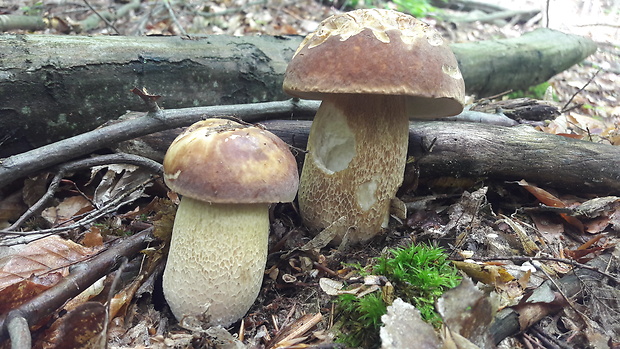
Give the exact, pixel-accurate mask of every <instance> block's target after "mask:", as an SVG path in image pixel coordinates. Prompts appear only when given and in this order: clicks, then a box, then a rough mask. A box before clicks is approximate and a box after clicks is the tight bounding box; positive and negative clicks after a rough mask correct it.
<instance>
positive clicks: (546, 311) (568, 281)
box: [489, 254, 613, 344]
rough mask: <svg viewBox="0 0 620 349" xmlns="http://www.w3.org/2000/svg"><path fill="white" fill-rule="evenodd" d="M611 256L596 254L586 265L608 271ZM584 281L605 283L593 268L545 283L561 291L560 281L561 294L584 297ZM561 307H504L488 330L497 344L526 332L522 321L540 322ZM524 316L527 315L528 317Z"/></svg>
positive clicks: (543, 304)
mask: <svg viewBox="0 0 620 349" xmlns="http://www.w3.org/2000/svg"><path fill="white" fill-rule="evenodd" d="M612 258H613V256H612V255H610V254H606V255H602V256H598V257H596V258H595V259H593V260H591V261H590V262H588V263H587V264H588V265H589V266H591V267H593V268H595V269H598V270H605V269H606V268H607V266H608V265H609V263H610V262H611V259H612ZM584 280H586V281H587V283H589V284H596V283H597V282H601V283H603V284H604V283H605V282H604V281H601V278H600V276H599V273H598V272H597V271H594V270H592V269H575V270H574V271H573V273H571V274H567V275H565V276H564V277H562V278H561V279H559V280H557V281H555V284H554V283H553V282H551V281H550V280H547V281H545V283H547V284H548V286H549V287H550V288H551V289H552V290H554V291H556V292H559V290H558V288H557V287H556V284H557V286H558V287H559V288H561V291H562V292H561V293H562V294H564V295H566V297H569V298H574V299H577V298H582V297H584V292H583V289H584V287H585V286H584V284H583V281H584ZM539 287H542V286H539ZM562 308H563V305H562V304H551V303H549V304H547V303H522V304H519V305H517V306H515V307H510V308H505V309H503V310H502V311H500V312H499V313H498V314H497V316H496V317H495V321H494V322H493V324H492V325H491V328H490V329H489V331H490V332H491V335H492V336H493V339H494V341H495V343H496V344H498V343H499V342H501V341H502V340H503V339H504V338H507V337H510V336H514V335H516V334H517V333H519V332H522V331H525V330H526V329H527V328H526V327H524V326H523V324H525V323H531V324H534V323H537V322H538V321H539V320H541V319H542V318H544V317H545V316H547V315H551V314H554V313H556V312H558V311H560V310H561V309H562ZM525 317H528V318H527V319H526V318H525Z"/></svg>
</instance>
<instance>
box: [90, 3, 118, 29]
mask: <svg viewBox="0 0 620 349" xmlns="http://www.w3.org/2000/svg"><path fill="white" fill-rule="evenodd" d="M83 1H84V4H86V6H87V7H88V8H89V9H90V10H91V11H93V12H94V13H95V14H96V15H97V17H99V19H101V20H102V21H104V22H105V24H106V25H107V26H108V27H110V28H112V30H114V31H115V32H116V35H121V32H119V31H118V29H116V27H115V26H114V24H112V23H111V22H110V21H108V19H107V18H105V17H104V16H102V15H101V14H100V13H99V12H98V11H97V10H95V9H94V8H93V7H92V6H91V5H90V4H89V3H88V1H87V0H83Z"/></svg>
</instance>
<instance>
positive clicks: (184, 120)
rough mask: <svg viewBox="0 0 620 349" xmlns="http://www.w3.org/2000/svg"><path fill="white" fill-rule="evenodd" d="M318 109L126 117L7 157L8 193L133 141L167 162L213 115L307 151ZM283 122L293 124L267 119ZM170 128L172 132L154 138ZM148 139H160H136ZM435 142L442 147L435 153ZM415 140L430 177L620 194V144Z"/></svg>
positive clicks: (449, 134)
mask: <svg viewBox="0 0 620 349" xmlns="http://www.w3.org/2000/svg"><path fill="white" fill-rule="evenodd" d="M317 106H318V103H317V102H310V101H301V102H300V103H299V104H297V103H295V102H294V101H290V100H289V101H282V102H270V103H257V104H251V105H245V106H239V105H235V106H218V107H203V108H187V109H173V110H163V111H159V114H155V115H153V114H147V115H145V116H139V117H137V118H134V119H128V120H123V121H120V122H118V123H115V124H112V125H109V126H106V127H102V128H99V129H97V130H95V131H91V132H88V133H85V134H82V135H79V136H76V137H74V138H71V139H66V140H63V141H59V142H57V143H54V144H50V145H47V146H44V147H42V148H38V149H35V150H32V151H30V152H26V153H22V154H18V155H15V156H12V157H9V158H7V159H4V161H2V162H0V188H2V187H4V186H6V185H8V184H10V183H11V182H13V181H14V180H17V179H19V178H20V177H23V176H26V175H30V174H33V173H35V172H37V171H40V170H43V169H45V168H48V167H51V166H54V165H57V164H59V163H62V162H66V161H69V160H71V159H73V158H76V157H79V156H84V155H87V154H89V153H91V152H94V151H95V150H98V149H102V148H113V147H116V148H119V143H120V142H122V141H128V140H132V141H131V142H128V143H124V144H123V145H122V147H120V150H123V151H130V152H132V153H135V154H138V155H144V156H148V157H151V158H154V159H158V160H161V159H162V158H163V154H164V153H165V151H166V149H167V148H168V145H169V144H170V142H172V140H173V139H174V137H176V135H177V134H178V132H180V130H178V129H177V130H171V129H174V128H178V127H182V126H188V125H190V124H192V123H193V122H195V121H197V120H200V119H203V118H205V117H216V116H225V115H236V116H238V117H241V118H243V119H246V121H252V122H260V123H263V124H264V125H265V126H266V127H267V128H268V129H269V130H271V131H272V132H274V133H275V134H276V135H278V136H280V137H281V138H282V139H283V140H284V141H286V142H287V143H289V144H291V145H292V146H294V147H296V148H300V149H305V147H306V141H307V134H308V132H309V129H310V124H311V121H308V120H291V119H298V118H304V117H308V116H310V115H312V112H313V111H314V110H315V108H316V107H317ZM261 108H263V109H261ZM244 115H245V117H244ZM248 115H253V117H247V116H248ZM256 115H261V116H260V117H256ZM277 118H286V119H288V120H277V121H276V120H271V121H269V120H267V119H277ZM162 130H166V131H163V132H160V133H154V132H157V131H162ZM152 133H154V134H152ZM148 134H152V135H151V136H147V137H143V138H141V139H135V138H136V137H140V136H143V135H148ZM433 140H434V141H435V145H434V147H433V150H432V151H431V152H430V153H428V152H427V149H428V147H429V145H430V144H431V142H433ZM409 142H410V148H409V151H410V154H412V155H415V156H417V157H419V158H421V160H420V162H419V164H420V169H421V176H422V177H438V176H451V177H475V178H479V177H490V178H495V179H504V180H515V181H517V180H521V179H526V180H527V181H528V182H532V183H535V184H537V185H539V186H543V187H550V188H558V189H561V190H570V191H571V192H587V193H600V194H613V195H619V194H620V167H619V166H616V164H617V163H619V162H620V147H617V146H611V145H606V144H597V143H591V142H586V141H580V140H575V139H571V138H566V137H561V136H556V135H551V134H546V133H543V132H538V131H535V130H534V129H532V128H531V127H529V126H516V127H503V126H494V125H485V124H479V123H470V122H450V121H431V122H412V123H411V127H410V141H409ZM300 153H301V152H300ZM299 155H300V160H301V154H299ZM420 155H424V156H420Z"/></svg>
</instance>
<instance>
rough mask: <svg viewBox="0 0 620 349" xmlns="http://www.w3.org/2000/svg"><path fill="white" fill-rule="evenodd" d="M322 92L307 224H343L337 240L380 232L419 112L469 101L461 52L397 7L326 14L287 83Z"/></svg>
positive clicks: (309, 159)
mask: <svg viewBox="0 0 620 349" xmlns="http://www.w3.org/2000/svg"><path fill="white" fill-rule="evenodd" d="M283 88H284V91H285V92H287V93H288V94H290V95H292V96H294V97H298V98H306V99H320V100H322V102H321V106H320V107H319V110H318V111H317V114H316V116H315V117H314V121H313V123H312V127H311V129H310V135H309V139H308V146H307V150H308V153H307V154H306V158H305V162H304V167H303V170H302V174H301V180H300V188H299V193H298V200H299V209H300V212H301V215H302V219H303V222H304V224H305V225H306V226H308V227H309V228H310V229H312V230H315V231H318V230H321V229H325V228H327V227H330V226H331V227H330V228H331V229H336V232H337V235H336V238H335V239H334V242H339V241H341V240H342V239H343V237H344V236H345V234H347V232H349V233H348V236H347V240H348V241H349V242H360V241H365V240H368V239H370V238H372V237H373V236H374V235H376V234H377V233H379V232H380V231H381V228H383V227H386V226H387V223H388V219H389V206H390V201H391V200H392V199H393V198H394V196H395V194H396V191H397V189H398V187H399V186H400V184H401V183H402V180H403V175H404V169H405V162H406V153H407V143H408V125H409V122H408V120H409V118H412V119H433V118H439V117H444V116H450V115H456V114H458V113H460V112H461V111H462V109H463V99H464V90H465V86H464V82H463V77H462V76H461V72H460V71H459V68H458V64H457V61H456V58H455V57H454V54H453V53H452V51H451V50H450V48H449V47H448V46H447V45H446V44H445V43H444V41H443V39H442V38H441V35H440V34H439V33H438V32H437V31H436V30H434V29H433V28H431V27H429V26H428V25H427V24H425V23H423V22H421V21H419V20H417V19H415V18H414V17H411V16H409V15H405V14H403V13H400V12H397V11H392V10H381V9H363V10H355V11H351V12H347V13H343V14H339V15H335V16H332V17H329V18H327V19H325V20H324V21H323V22H321V23H320V25H319V27H318V28H317V30H316V31H315V32H314V33H311V34H309V35H308V36H307V37H306V38H305V39H304V41H303V42H302V43H301V45H300V46H299V48H298V49H297V51H296V52H295V55H294V56H293V59H292V60H291V62H290V63H289V65H288V67H287V69H286V73H285V77H284V84H283Z"/></svg>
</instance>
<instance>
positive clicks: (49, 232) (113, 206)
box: [0, 178, 153, 246]
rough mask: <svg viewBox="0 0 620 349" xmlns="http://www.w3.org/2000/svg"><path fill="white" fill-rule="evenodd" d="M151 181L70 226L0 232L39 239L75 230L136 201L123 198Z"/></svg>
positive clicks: (8, 243)
mask: <svg viewBox="0 0 620 349" xmlns="http://www.w3.org/2000/svg"><path fill="white" fill-rule="evenodd" d="M151 181H153V179H152V178H149V179H148V180H146V181H144V182H142V183H140V184H138V185H136V186H134V187H133V188H128V189H127V190H126V191H124V192H123V193H122V194H121V195H119V196H118V197H117V198H115V199H114V200H111V201H110V202H108V203H107V204H106V205H104V206H103V207H101V208H100V209H98V210H94V211H93V212H91V213H89V214H88V215H86V216H85V217H84V218H82V219H81V220H79V221H77V222H75V223H74V224H71V225H68V226H63V227H56V228H50V229H41V230H35V231H28V232H21V231H9V230H0V234H6V235H13V236H29V235H37V236H36V238H34V239H33V240H38V239H42V238H44V237H46V236H49V235H52V234H57V233H61V232H65V231H68V230H73V229H77V228H81V227H84V226H86V225H88V224H90V223H92V222H94V221H96V220H97V219H99V218H101V217H103V216H105V215H106V214H109V213H111V212H114V211H116V210H118V208H120V207H122V206H124V205H127V204H129V203H131V202H133V201H135V198H133V199H132V198H130V199H128V200H125V201H122V200H123V199H125V198H126V197H128V196H130V195H131V194H132V193H133V192H135V191H136V190H139V189H142V188H144V187H145V186H146V185H147V184H148V183H150V182H151ZM21 243H22V241H19V242H15V243H14V242H12V241H9V242H3V243H0V246H11V245H15V244H21Z"/></svg>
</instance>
